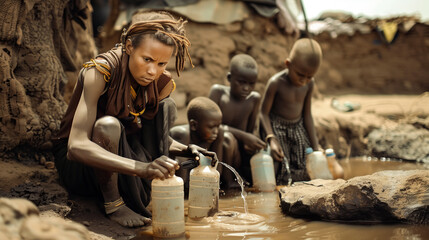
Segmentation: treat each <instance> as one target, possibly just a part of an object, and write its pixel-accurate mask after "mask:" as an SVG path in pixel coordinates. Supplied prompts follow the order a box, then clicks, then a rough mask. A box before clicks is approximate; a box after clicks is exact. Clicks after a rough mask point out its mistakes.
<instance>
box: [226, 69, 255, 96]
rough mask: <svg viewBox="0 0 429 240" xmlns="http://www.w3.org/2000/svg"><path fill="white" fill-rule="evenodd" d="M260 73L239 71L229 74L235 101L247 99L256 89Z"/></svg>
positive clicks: (250, 70) (245, 70)
mask: <svg viewBox="0 0 429 240" xmlns="http://www.w3.org/2000/svg"><path fill="white" fill-rule="evenodd" d="M257 78H258V73H257V71H256V70H255V69H237V70H235V71H232V72H230V73H228V81H229V82H230V85H231V96H232V97H234V98H235V99H239V100H242V99H246V98H247V96H249V94H250V93H251V92H252V91H253V89H255V83H256V80H257Z"/></svg>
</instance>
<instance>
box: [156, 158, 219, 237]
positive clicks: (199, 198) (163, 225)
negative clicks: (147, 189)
mask: <svg viewBox="0 0 429 240" xmlns="http://www.w3.org/2000/svg"><path fill="white" fill-rule="evenodd" d="M219 178H220V175H219V172H218V171H217V170H216V166H211V159H209V158H207V157H205V156H204V155H201V154H200V160H199V166H197V167H195V168H193V169H192V170H191V172H190V179H189V197H188V217H189V218H191V219H200V218H203V217H207V216H211V215H213V214H215V213H216V212H218V208H219V205H218V204H219V203H218V201H219ZM152 231H153V235H154V236H155V237H159V238H173V237H181V236H183V235H184V234H185V213H184V191H183V179H182V178H180V177H178V176H175V175H174V176H172V177H170V178H167V179H164V180H160V179H154V180H153V181H152Z"/></svg>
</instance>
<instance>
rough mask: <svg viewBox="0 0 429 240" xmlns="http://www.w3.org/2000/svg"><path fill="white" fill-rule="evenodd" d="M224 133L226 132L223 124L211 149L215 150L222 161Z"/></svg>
mask: <svg viewBox="0 0 429 240" xmlns="http://www.w3.org/2000/svg"><path fill="white" fill-rule="evenodd" d="M223 134H224V129H223V127H222V125H221V126H219V130H218V133H217V138H216V140H215V141H214V142H212V144H211V146H210V148H209V150H210V151H213V152H215V153H216V155H217V157H218V159H220V161H223V148H222V147H223V145H222V144H223Z"/></svg>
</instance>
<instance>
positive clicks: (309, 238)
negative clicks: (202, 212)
mask: <svg viewBox="0 0 429 240" xmlns="http://www.w3.org/2000/svg"><path fill="white" fill-rule="evenodd" d="M340 164H341V165H342V166H343V168H344V170H345V178H346V179H349V178H352V177H355V176H360V175H367V174H372V173H374V172H377V171H381V170H412V169H429V166H428V164H416V163H411V162H400V161H394V160H387V159H384V161H381V160H379V159H374V158H371V161H369V160H368V159H367V158H353V159H350V160H348V161H346V160H340ZM246 202H247V207H248V213H247V214H246V212H245V208H244V206H243V199H242V196H241V193H240V192H239V191H237V192H236V193H235V194H232V195H229V196H228V197H221V198H220V200H219V209H220V210H221V211H220V212H219V213H218V214H217V215H215V216H213V217H210V218H205V219H203V220H202V221H199V222H196V221H191V220H188V219H187V221H186V236H185V237H183V238H181V239H180V240H185V239H192V240H195V239H196V240H200V239H204V240H211V239H222V240H236V239H237V240H238V239H240V240H244V239H252V240H262V239H264V240H280V239H282V240H283V239H306V240H314V239H320V240H325V239H326V240H331V239H332V240H336V239H347V240H353V239H413V240H420V239H422V240H423V239H429V227H428V226H424V225H406V224H376V225H370V224H368V225H362V224H352V223H347V224H346V223H340V222H323V221H312V220H306V219H298V218H292V217H288V216H286V215H284V214H283V213H282V212H281V209H280V207H279V193H278V192H277V191H276V192H272V193H257V192H248V194H247V196H246ZM186 204H187V203H186V201H185V212H186V208H187V206H186ZM137 239H139V240H142V239H154V238H153V237H151V235H150V226H149V227H146V228H143V231H142V232H141V233H140V236H139V237H137V238H135V240H137Z"/></svg>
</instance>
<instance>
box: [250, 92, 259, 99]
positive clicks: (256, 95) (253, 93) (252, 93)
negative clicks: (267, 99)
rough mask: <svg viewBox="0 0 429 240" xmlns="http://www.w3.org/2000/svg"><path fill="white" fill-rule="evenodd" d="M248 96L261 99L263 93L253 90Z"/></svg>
mask: <svg viewBox="0 0 429 240" xmlns="http://www.w3.org/2000/svg"><path fill="white" fill-rule="evenodd" d="M247 98H248V99H251V100H259V99H261V94H260V93H258V92H257V91H252V92H250V94H249V96H248V97H247Z"/></svg>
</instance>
